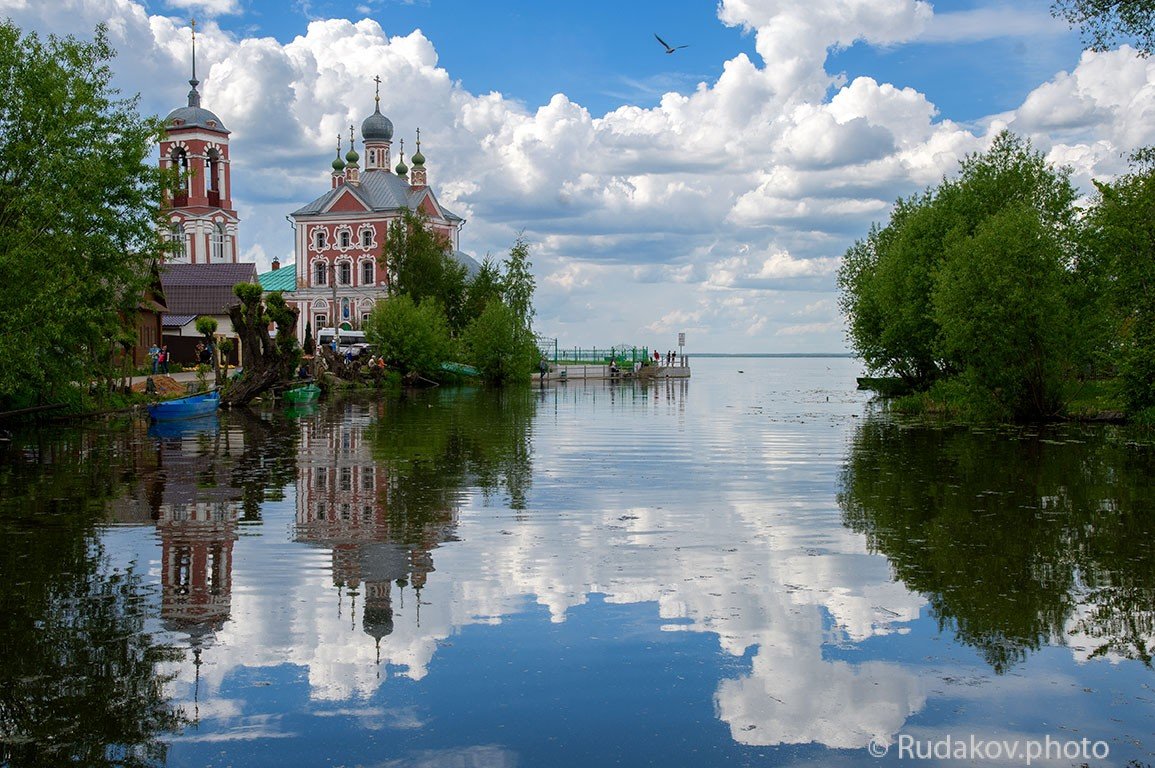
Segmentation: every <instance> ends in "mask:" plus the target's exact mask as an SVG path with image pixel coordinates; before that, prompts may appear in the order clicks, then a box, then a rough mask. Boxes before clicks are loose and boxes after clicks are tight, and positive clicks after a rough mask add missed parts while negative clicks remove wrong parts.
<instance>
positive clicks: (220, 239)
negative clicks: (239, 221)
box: [211, 221, 225, 261]
mask: <svg viewBox="0 0 1155 768" xmlns="http://www.w3.org/2000/svg"><path fill="white" fill-rule="evenodd" d="M211 260H212V261H224V260H225V225H224V224H221V223H220V222H219V221H218V222H217V223H216V224H214V225H213V236H212V258H211Z"/></svg>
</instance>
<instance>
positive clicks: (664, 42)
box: [654, 32, 690, 53]
mask: <svg viewBox="0 0 1155 768" xmlns="http://www.w3.org/2000/svg"><path fill="white" fill-rule="evenodd" d="M654 37H657V38H658V42H659V43H661V44H662V47H663V48H665V49H666V53H673V52H674V51H676V50H678V49H679V48H689V47H690V44H689V43H687V44H686V45H675V46H673V47H670V44H669V43H667V42H666V41H665V40H663V39H662V38H660V37H658V33H657V32H655V33H654Z"/></svg>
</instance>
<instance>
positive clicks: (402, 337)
mask: <svg viewBox="0 0 1155 768" xmlns="http://www.w3.org/2000/svg"><path fill="white" fill-rule="evenodd" d="M365 337H366V338H367V339H368V340H369V343H371V344H373V346H374V347H375V348H376V350H377V352H378V354H380V355H381V356H382V357H384V358H385V363H386V365H388V366H389V367H390V368H393V369H395V370H397V371H400V372H401V373H402V374H403V375H404V374H411V373H415V374H419V375H426V376H430V375H434V374H436V372H437V371H438V370H439V369H440V367H441V364H442V363H443V362H445V361H446V360H448V359H449V358H450V353H451V350H452V347H453V342H452V339H451V338H450V334H449V322H448V321H447V320H446V318H445V313H444V311H443V310H442V309H441V306H440V305H439V304H438V303H437V301H436V299H432V298H428V299H426V300H425V301H423V302H421V303H420V304H417V303H416V302H414V301H413V299H412V298H411V297H409V296H408V295H401V296H397V297H396V298H392V299H388V300H387V301H379V302H377V305H376V306H375V307H373V311H372V312H371V313H369V322H368V323H367V324H366V326H365Z"/></svg>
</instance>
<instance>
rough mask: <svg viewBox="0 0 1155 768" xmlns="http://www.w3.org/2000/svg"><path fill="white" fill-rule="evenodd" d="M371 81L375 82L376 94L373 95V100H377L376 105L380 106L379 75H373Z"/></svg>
mask: <svg viewBox="0 0 1155 768" xmlns="http://www.w3.org/2000/svg"><path fill="white" fill-rule="evenodd" d="M373 82H375V83H377V94H376V95H375V96H374V97H373V101H375V102H377V106H378V107H380V106H381V76H380V75H373Z"/></svg>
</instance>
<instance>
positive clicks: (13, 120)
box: [0, 21, 163, 410]
mask: <svg viewBox="0 0 1155 768" xmlns="http://www.w3.org/2000/svg"><path fill="white" fill-rule="evenodd" d="M114 55H115V54H114V51H113V49H112V47H111V45H110V44H109V42H108V39H107V35H106V34H105V30H104V28H103V27H98V28H97V29H96V34H95V36H94V38H93V40H91V41H85V40H79V39H77V38H74V37H71V36H70V37H58V36H56V35H49V36H47V37H46V38H41V37H39V36H38V35H37V34H36V33H33V32H29V33H27V34H25V33H23V32H22V31H21V30H20V29H19V28H17V27H16V26H15V25H14V24H13V23H12V22H11V21H3V22H0V93H3V94H4V97H3V98H2V99H0V274H2V275H3V276H4V279H3V281H0V306H3V307H4V320H3V322H2V323H0V359H2V360H3V361H4V365H3V366H0V410H4V409H6V408H12V407H21V406H27V405H33V404H37V403H38V402H45V401H47V402H52V401H57V400H64V399H68V392H67V390H68V389H70V388H71V387H72V386H73V384H75V383H77V382H88V381H93V380H96V379H99V378H102V377H103V376H106V375H110V374H111V365H112V360H113V355H112V350H113V347H114V345H115V344H116V342H117V341H118V340H119V339H120V338H121V337H122V336H123V329H124V327H125V326H126V325H128V324H129V323H128V322H127V320H129V319H130V318H131V317H132V316H133V315H134V313H135V312H136V311H137V306H138V304H139V301H140V297H141V296H142V295H143V292H144V290H145V288H146V284H147V283H148V281H149V279H150V276H151V269H150V268H151V265H152V263H153V262H154V261H155V260H157V259H159V258H160V257H161V255H162V253H163V244H162V243H161V240H160V237H159V235H158V231H159V230H158V226H157V225H158V216H159V205H160V201H161V191H162V186H163V185H162V180H163V175H162V173H161V172H160V170H159V169H158V168H156V167H155V165H154V164H153V162H152V152H153V150H154V148H155V147H156V144H157V142H158V141H159V139H160V136H161V130H162V126H161V124H160V122H159V121H158V120H155V119H147V118H143V117H141V116H140V115H139V114H138V112H137V98H135V97H133V98H127V99H126V98H121V97H120V96H119V93H118V91H117V90H116V89H115V88H113V87H112V86H111V80H112V71H111V69H110V68H109V65H108V62H109V61H110V60H111V59H112V58H113V56H114Z"/></svg>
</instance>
